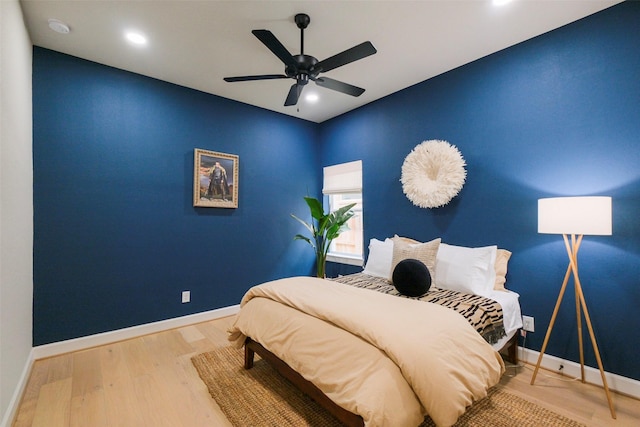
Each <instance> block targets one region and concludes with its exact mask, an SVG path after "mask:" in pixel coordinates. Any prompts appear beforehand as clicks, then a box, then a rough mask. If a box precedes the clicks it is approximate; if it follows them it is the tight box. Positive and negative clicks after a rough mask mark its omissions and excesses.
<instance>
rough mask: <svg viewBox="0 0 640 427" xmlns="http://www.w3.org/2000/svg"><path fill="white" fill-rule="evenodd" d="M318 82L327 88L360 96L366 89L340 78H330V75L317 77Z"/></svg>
mask: <svg viewBox="0 0 640 427" xmlns="http://www.w3.org/2000/svg"><path fill="white" fill-rule="evenodd" d="M316 84H317V85H318V86H321V87H326V88H327V89H331V90H336V91H338V92H342V93H346V94H347V95H351V96H360V95H362V94H363V93H364V89H362V88H361V87H358V86H354V85H350V84H349V83H344V82H340V81H338V80H334V79H330V78H328V77H319V78H317V79H316Z"/></svg>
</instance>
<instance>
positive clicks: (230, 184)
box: [193, 148, 240, 208]
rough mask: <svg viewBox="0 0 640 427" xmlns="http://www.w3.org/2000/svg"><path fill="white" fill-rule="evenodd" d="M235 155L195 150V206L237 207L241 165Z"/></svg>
mask: <svg viewBox="0 0 640 427" xmlns="http://www.w3.org/2000/svg"><path fill="white" fill-rule="evenodd" d="M239 161H240V159H239V157H238V156H237V155H235V154H226V153H219V152H216V151H209V150H202V149H200V148H196V149H195V151H194V153H193V206H194V207H202V208H237V207H238V166H239V165H238V163H239Z"/></svg>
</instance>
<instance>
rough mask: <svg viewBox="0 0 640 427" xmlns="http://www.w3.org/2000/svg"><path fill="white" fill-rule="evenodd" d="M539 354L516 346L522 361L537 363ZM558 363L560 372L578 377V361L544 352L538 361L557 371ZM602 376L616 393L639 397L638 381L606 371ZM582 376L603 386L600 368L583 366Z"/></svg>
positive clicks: (639, 384)
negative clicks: (540, 360)
mask: <svg viewBox="0 0 640 427" xmlns="http://www.w3.org/2000/svg"><path fill="white" fill-rule="evenodd" d="M539 356H540V352H539V351H534V350H529V349H526V348H522V347H518V358H519V359H520V360H523V361H524V362H527V363H529V364H531V365H535V364H536V363H538V357H539ZM560 365H562V366H563V368H562V372H563V373H564V375H567V376H569V377H574V378H580V363H577V362H572V361H570V360H564V359H560V358H559V357H556V356H550V355H548V354H546V353H545V354H544V356H542V362H541V363H540V367H541V368H544V369H547V370H549V371H553V372H559V370H560ZM604 376H605V378H606V379H607V385H608V386H609V390H613V391H616V392H618V393H621V394H626V395H627V396H631V397H634V398H636V399H640V381H637V380H634V379H631V378H627V377H623V376H620V375H616V374H612V373H609V372H606V371H605V373H604ZM584 377H585V381H586V382H588V383H590V384H595V385H598V386H601V387H602V386H603V385H602V376H601V375H600V370H599V369H597V368H592V367H591V366H585V367H584Z"/></svg>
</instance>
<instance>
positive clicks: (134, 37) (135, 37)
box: [125, 31, 147, 46]
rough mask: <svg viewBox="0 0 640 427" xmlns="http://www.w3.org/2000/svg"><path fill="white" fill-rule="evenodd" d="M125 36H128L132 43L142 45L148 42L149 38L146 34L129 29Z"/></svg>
mask: <svg viewBox="0 0 640 427" xmlns="http://www.w3.org/2000/svg"><path fill="white" fill-rule="evenodd" d="M125 37H126V38H127V40H129V41H130V42H131V43H133V44H135V45H138V46H142V45H145V44H147V38H146V37H145V36H143V35H142V34H140V33H136V32H133V31H127V32H126V33H125Z"/></svg>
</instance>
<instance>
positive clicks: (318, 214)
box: [304, 197, 325, 221]
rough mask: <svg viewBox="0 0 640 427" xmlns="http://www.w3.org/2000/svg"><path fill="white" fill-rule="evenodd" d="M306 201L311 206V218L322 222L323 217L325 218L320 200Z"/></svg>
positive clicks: (309, 199) (309, 198)
mask: <svg viewBox="0 0 640 427" xmlns="http://www.w3.org/2000/svg"><path fill="white" fill-rule="evenodd" d="M304 200H305V201H306V202H307V205H309V210H310V211H311V217H312V218H314V219H316V220H318V221H320V220H321V219H322V217H324V216H325V215H324V209H323V208H322V203H320V201H319V200H318V199H314V198H313V197H305V198H304Z"/></svg>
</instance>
